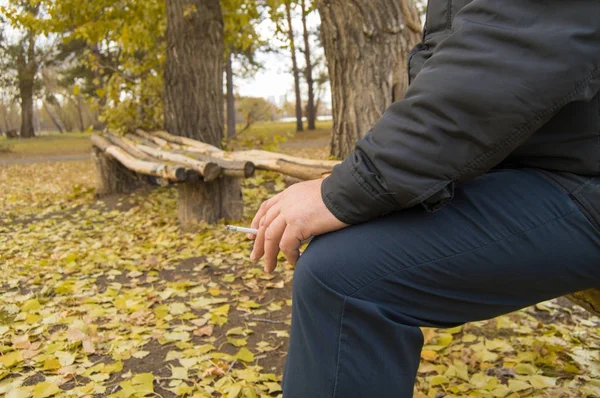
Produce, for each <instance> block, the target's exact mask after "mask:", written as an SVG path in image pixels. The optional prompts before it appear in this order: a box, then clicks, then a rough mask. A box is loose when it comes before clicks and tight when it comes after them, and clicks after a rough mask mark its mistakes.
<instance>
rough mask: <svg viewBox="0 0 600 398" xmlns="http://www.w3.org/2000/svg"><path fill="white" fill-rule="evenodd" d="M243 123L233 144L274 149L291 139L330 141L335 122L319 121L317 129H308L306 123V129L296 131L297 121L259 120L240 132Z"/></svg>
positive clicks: (293, 140)
mask: <svg viewBox="0 0 600 398" xmlns="http://www.w3.org/2000/svg"><path fill="white" fill-rule="evenodd" d="M243 127H244V126H243V125H238V126H237V129H238V134H239V135H238V137H237V138H236V140H235V142H234V144H233V146H234V147H237V146H243V147H254V148H257V147H262V148H265V149H270V150H274V149H276V146H277V144H278V143H280V142H285V141H290V142H299V141H303V142H304V141H328V140H329V138H330V137H331V129H332V127H333V123H332V122H331V121H318V122H317V123H316V127H317V129H316V130H313V131H309V130H306V123H304V129H305V130H304V131H302V132H296V123H295V122H286V123H282V122H258V123H255V124H253V125H252V126H251V127H250V128H249V129H248V130H247V131H245V132H243V133H241V134H240V133H239V131H240V130H241V129H243Z"/></svg>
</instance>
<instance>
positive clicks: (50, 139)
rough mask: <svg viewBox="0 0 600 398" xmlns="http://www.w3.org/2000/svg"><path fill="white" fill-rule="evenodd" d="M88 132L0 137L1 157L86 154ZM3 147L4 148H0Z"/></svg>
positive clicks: (88, 142) (88, 146) (87, 150)
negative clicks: (33, 136) (29, 136)
mask: <svg viewBox="0 0 600 398" xmlns="http://www.w3.org/2000/svg"><path fill="white" fill-rule="evenodd" d="M89 137H90V135H89V134H88V133H65V134H60V135H59V134H56V135H45V136H41V137H36V138H32V139H27V140H21V139H11V140H9V139H6V138H5V137H2V138H1V139H0V156H2V157H9V156H10V157H34V156H35V157H38V156H60V155H79V154H86V153H88V152H89V150H90V148H91V144H90V138H89ZM2 148H4V150H2Z"/></svg>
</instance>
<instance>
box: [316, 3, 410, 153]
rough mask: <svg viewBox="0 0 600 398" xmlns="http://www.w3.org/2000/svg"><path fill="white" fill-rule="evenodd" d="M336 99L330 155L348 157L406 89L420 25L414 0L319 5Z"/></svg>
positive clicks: (322, 36)
mask: <svg viewBox="0 0 600 398" xmlns="http://www.w3.org/2000/svg"><path fill="white" fill-rule="evenodd" d="M317 7H318V10H319V13H320V15H321V21H322V24H321V38H322V42H323V45H324V48H325V55H326V57H327V63H328V67H329V77H330V79H331V90H332V100H333V134H332V139H331V154H332V155H334V156H337V157H338V158H344V157H345V156H346V155H348V154H349V153H350V152H351V151H352V150H353V149H354V144H355V143H356V141H357V140H359V139H360V138H361V137H362V136H363V135H364V134H365V133H366V132H367V131H368V129H369V128H370V127H371V126H372V125H373V124H374V123H375V122H376V121H377V120H378V119H379V118H380V117H381V115H382V114H383V112H384V111H385V110H386V109H387V108H388V107H389V106H390V105H391V104H392V103H393V102H394V101H396V100H398V99H400V98H402V96H403V95H404V92H405V90H406V87H407V84H408V82H407V78H406V63H407V56H408V52H409V51H410V49H411V48H412V47H413V46H414V45H415V44H416V43H417V42H418V41H419V39H420V32H421V28H420V26H421V24H420V21H419V14H418V11H417V9H416V7H415V5H414V4H413V1H412V0H396V1H388V0H318V1H317Z"/></svg>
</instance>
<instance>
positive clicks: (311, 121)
mask: <svg viewBox="0 0 600 398" xmlns="http://www.w3.org/2000/svg"><path fill="white" fill-rule="evenodd" d="M308 11H309V10H308V9H307V8H306V0H302V30H303V34H304V57H305V58H306V72H305V74H306V84H307V85H308V104H307V105H306V118H307V119H308V129H309V130H315V129H316V128H317V127H316V124H315V122H316V120H317V112H316V108H315V88H314V81H313V75H312V59H311V55H310V54H311V53H310V40H309V32H308V28H307V26H306V17H307V15H308Z"/></svg>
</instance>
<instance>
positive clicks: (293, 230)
mask: <svg viewBox="0 0 600 398" xmlns="http://www.w3.org/2000/svg"><path fill="white" fill-rule="evenodd" d="M301 236H302V235H301V234H300V231H299V230H298V228H297V227H295V226H292V225H288V226H287V227H286V228H285V231H284V232H283V235H282V236H281V242H279V249H280V250H281V252H282V253H283V254H284V255H285V258H286V260H287V261H288V262H289V263H290V264H292V265H296V263H297V262H298V259H299V258H300V246H302V238H301Z"/></svg>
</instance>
